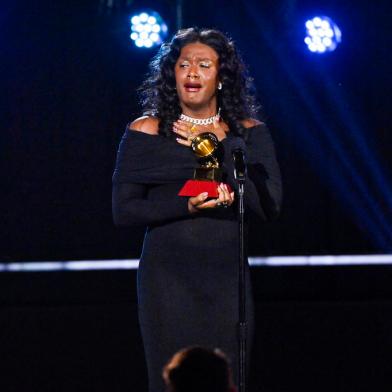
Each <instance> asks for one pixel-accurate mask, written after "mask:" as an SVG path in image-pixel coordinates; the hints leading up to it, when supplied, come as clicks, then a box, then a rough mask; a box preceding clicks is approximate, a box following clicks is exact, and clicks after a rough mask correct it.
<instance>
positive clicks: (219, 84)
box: [218, 82, 222, 90]
mask: <svg viewBox="0 0 392 392" xmlns="http://www.w3.org/2000/svg"><path fill="white" fill-rule="evenodd" d="M218 90H222V82H219V83H218Z"/></svg>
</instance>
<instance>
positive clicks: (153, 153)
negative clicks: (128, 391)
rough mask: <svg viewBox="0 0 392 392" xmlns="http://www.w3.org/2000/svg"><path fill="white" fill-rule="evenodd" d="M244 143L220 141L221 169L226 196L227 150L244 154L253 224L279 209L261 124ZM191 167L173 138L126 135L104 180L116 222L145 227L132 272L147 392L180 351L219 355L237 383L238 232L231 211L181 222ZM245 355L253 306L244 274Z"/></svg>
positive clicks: (156, 391) (157, 390) (156, 388)
mask: <svg viewBox="0 0 392 392" xmlns="http://www.w3.org/2000/svg"><path fill="white" fill-rule="evenodd" d="M248 133H249V134H248V138H247V140H246V143H245V142H244V140H242V139H241V138H239V137H234V136H232V134H230V133H229V134H228V137H227V138H226V139H224V141H223V143H222V146H223V153H224V157H223V164H222V167H223V168H224V170H225V171H226V174H227V181H228V182H229V183H230V185H231V186H232V187H233V188H236V186H235V182H234V178H233V164H232V159H231V151H232V149H233V148H235V147H238V146H241V147H243V148H244V149H245V150H246V155H247V159H248V172H249V178H248V179H247V183H246V187H245V188H246V193H247V195H246V199H245V202H246V206H247V213H248V214H254V213H256V214H258V215H259V216H260V217H262V218H263V219H266V218H268V217H272V216H275V215H276V214H277V212H278V211H279V205H280V198H281V189H280V174H279V169H278V165H277V163H276V159H275V153H274V148H273V143H272V139H271V137H270V134H269V132H268V129H267V128H266V127H265V126H264V125H258V126H255V127H252V128H249V129H248ZM196 166H197V162H196V160H195V157H194V156H193V153H192V151H191V150H190V149H189V148H187V147H184V146H181V145H180V144H178V143H177V142H176V141H175V139H171V138H165V137H163V136H153V135H147V134H144V133H141V132H138V131H132V130H131V131H129V130H127V131H126V133H125V135H124V137H123V139H122V141H121V144H120V148H119V152H118V157H117V165H116V170H115V173H114V176H113V216H114V220H115V222H116V223H117V224H121V225H134V224H142V225H146V226H147V231H146V236H145V240H144V245H143V251H142V255H141V259H140V265H139V270H138V302H139V320H140V327H141V332H142V337H143V343H144V348H145V355H146V360H147V368H148V373H149V391H150V392H162V391H163V389H164V387H163V383H162V377H161V373H162V367H163V366H164V364H165V363H166V362H167V361H168V359H169V358H170V357H171V356H172V355H173V354H174V353H175V352H176V351H178V350H179V349H180V348H183V347H186V346H190V345H201V346H207V347H219V348H221V349H222V350H223V351H225V352H226V353H227V354H228V356H229V358H230V360H231V363H232V367H233V370H234V376H235V378H236V375H237V368H238V367H237V362H238V357H237V353H238V344H237V332H236V331H237V322H238V224H237V220H236V209H235V205H233V206H232V207H231V208H227V209H212V210H208V211H203V212H200V213H196V214H190V213H189V212H188V209H187V198H182V197H179V196H177V193H178V191H179V190H180V188H181V187H182V185H183V184H184V182H185V181H186V180H187V179H189V178H191V177H192V174H193V168H194V167H196ZM246 280H247V298H248V301H247V318H248V323H249V330H248V348H249V352H250V349H251V341H252V334H253V302H252V295H251V287H250V279H249V269H247V275H246Z"/></svg>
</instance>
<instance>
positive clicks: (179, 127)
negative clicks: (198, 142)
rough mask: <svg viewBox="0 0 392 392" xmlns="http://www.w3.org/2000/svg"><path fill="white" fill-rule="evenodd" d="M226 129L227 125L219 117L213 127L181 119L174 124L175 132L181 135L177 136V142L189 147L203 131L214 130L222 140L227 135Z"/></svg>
mask: <svg viewBox="0 0 392 392" xmlns="http://www.w3.org/2000/svg"><path fill="white" fill-rule="evenodd" d="M225 129H226V126H225V125H224V123H221V122H220V121H219V119H216V120H215V121H214V123H213V127H212V129H211V127H208V126H206V125H195V124H190V123H188V122H186V121H181V120H177V121H176V122H175V123H174V124H173V132H174V133H176V134H177V135H178V136H181V137H178V138H177V142H178V143H180V144H182V145H183V146H187V147H190V146H191V144H192V140H193V139H194V138H195V137H196V136H197V135H199V134H201V133H203V132H212V133H214V134H215V136H216V137H217V138H218V140H219V141H222V140H223V139H224V138H225V137H226V131H225Z"/></svg>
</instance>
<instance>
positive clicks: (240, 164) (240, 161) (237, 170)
mask: <svg viewBox="0 0 392 392" xmlns="http://www.w3.org/2000/svg"><path fill="white" fill-rule="evenodd" d="M232 156H233V162H234V178H235V179H236V180H237V181H238V182H242V183H244V182H245V178H246V163H245V152H244V150H243V149H242V148H236V149H234V150H233V151H232Z"/></svg>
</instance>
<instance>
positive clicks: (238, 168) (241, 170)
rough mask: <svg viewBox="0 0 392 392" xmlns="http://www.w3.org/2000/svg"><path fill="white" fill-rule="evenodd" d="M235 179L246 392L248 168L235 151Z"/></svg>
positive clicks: (242, 389)
mask: <svg viewBox="0 0 392 392" xmlns="http://www.w3.org/2000/svg"><path fill="white" fill-rule="evenodd" d="M233 160H234V167H235V169H234V177H235V179H236V181H237V184H238V197H239V198H238V227H239V264H238V267H239V269H238V316H239V322H238V342H239V363H238V365H239V368H238V371H239V375H238V376H239V377H238V381H239V392H246V337H247V321H246V294H245V293H246V291H245V290H246V281H245V247H244V244H245V241H244V240H245V238H244V237H245V234H244V212H245V208H244V184H245V178H246V166H245V160H244V152H243V151H242V150H235V151H233Z"/></svg>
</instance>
